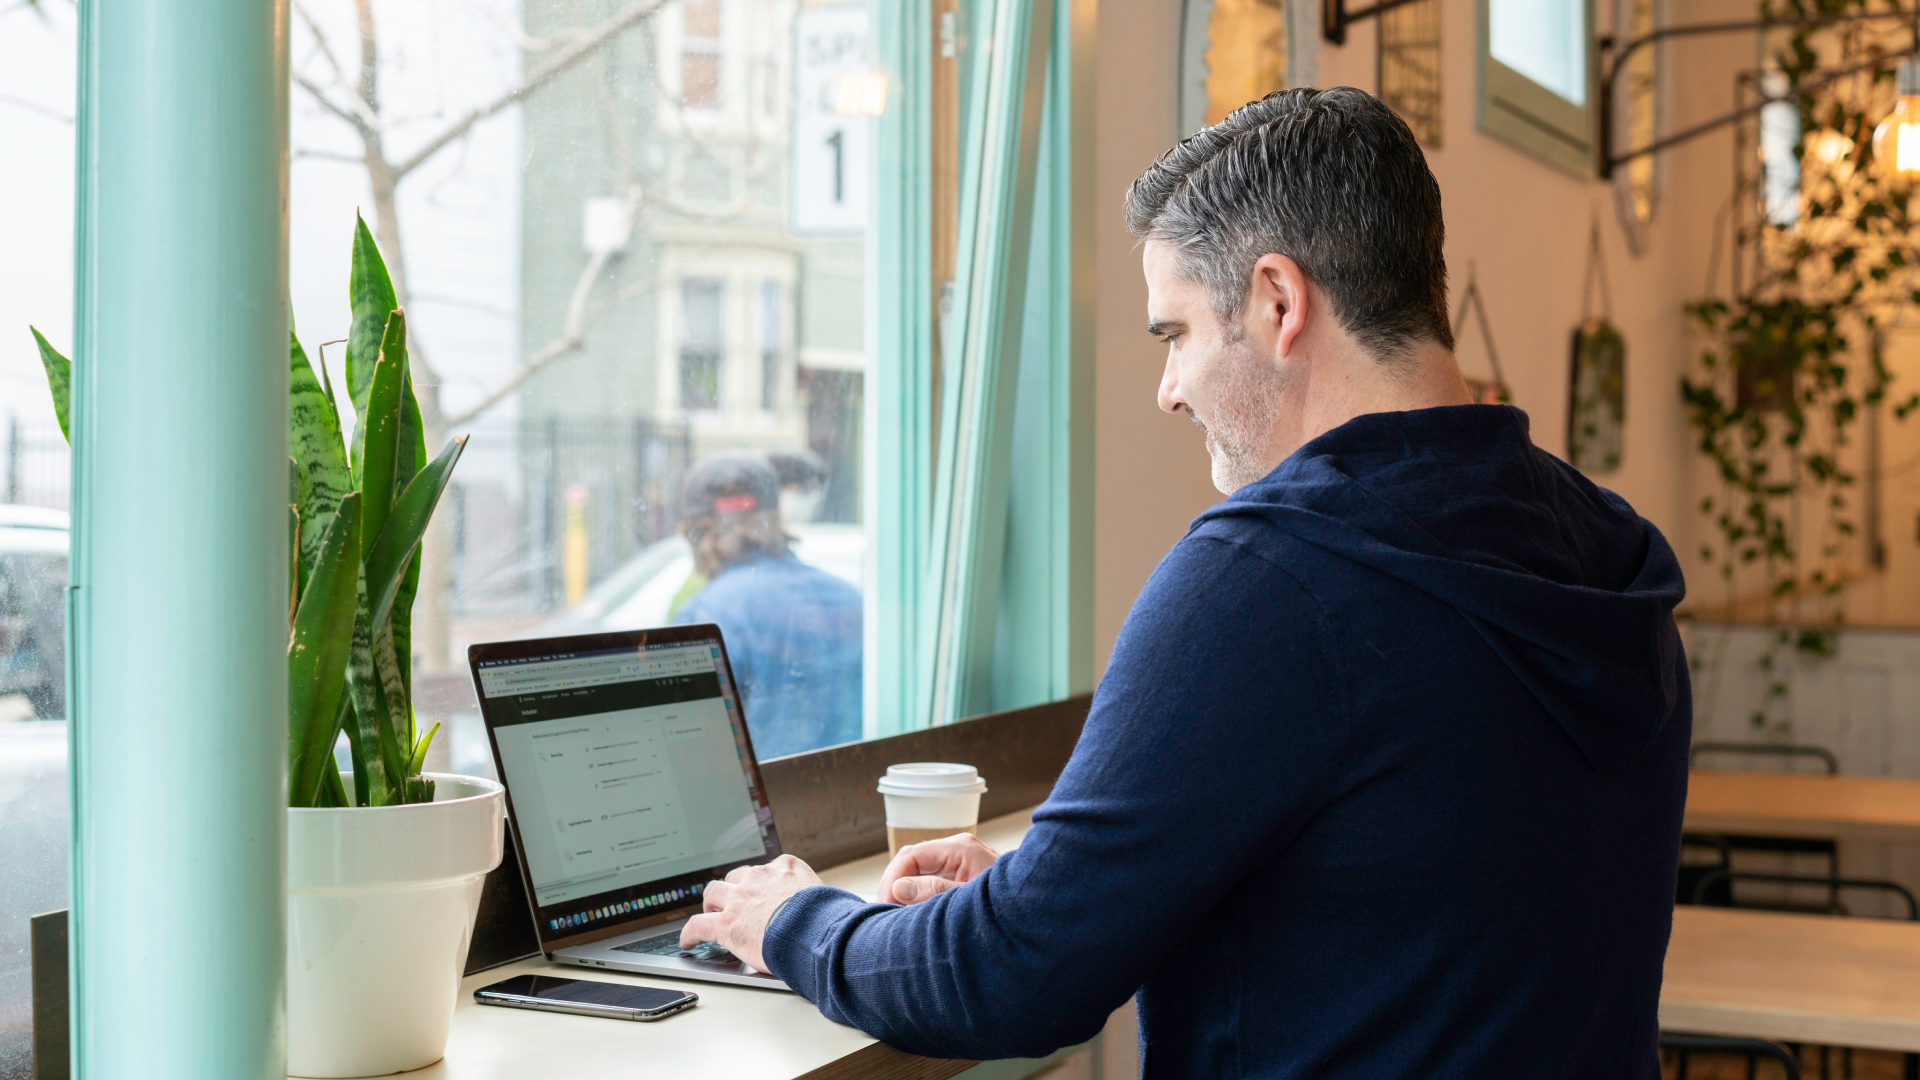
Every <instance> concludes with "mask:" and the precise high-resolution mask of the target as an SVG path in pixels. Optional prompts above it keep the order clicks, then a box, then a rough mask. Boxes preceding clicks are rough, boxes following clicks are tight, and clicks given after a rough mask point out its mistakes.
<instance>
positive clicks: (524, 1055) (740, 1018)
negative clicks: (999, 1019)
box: [405, 812, 1030, 1080]
mask: <svg viewBox="0 0 1920 1080" xmlns="http://www.w3.org/2000/svg"><path fill="white" fill-rule="evenodd" d="M1029 824H1030V817H1029V815H1028V814H1027V813H1024V812H1023V813H1019V814H1009V815H1007V816H1006V817H1002V818H996V819H994V820H992V821H988V822H983V823H982V824H981V826H980V830H979V832H980V838H981V839H982V840H985V841H986V842H987V844H988V845H989V846H991V847H992V848H993V849H994V850H996V851H1002V852H1004V851H1006V850H1008V849H1010V848H1013V847H1016V846H1018V845H1019V843H1020V839H1021V837H1023V836H1025V835H1026V831H1027V827H1028V825H1029ZM886 866H887V857H886V856H885V855H875V856H872V857H871V858H866V859H860V860H858V861H856V862H851V863H847V864H845V865H843V866H837V867H834V868H833V869H831V870H827V871H824V872H822V873H821V875H820V877H821V878H822V879H823V880H824V881H825V882H826V883H827V884H829V885H836V886H839V887H840V888H843V889H847V890H849V891H851V892H856V893H859V894H861V895H863V896H871V895H873V892H874V890H875V888H876V887H877V886H878V885H879V882H880V875H881V873H882V872H883V871H885V869H886ZM529 972H533V973H548V974H555V975H562V976H567V977H576V976H581V975H582V972H581V970H580V969H579V968H577V967H562V966H560V965H558V964H550V963H548V962H546V961H545V960H524V961H521V962H519V963H514V964H507V965H505V966H503V967H497V968H493V969H492V970H489V971H483V972H480V973H479V974H477V975H471V976H468V977H467V978H466V979H465V980H464V981H463V982H462V983H461V984H460V1004H459V1006H458V1008H457V1009H455V1011H454V1014H453V1032H452V1035H451V1036H450V1037H449V1038H448V1040H447V1056H446V1057H445V1058H442V1059H441V1060H440V1061H438V1062H436V1063H434V1064H432V1065H429V1066H428V1067H426V1068H424V1069H420V1070H418V1071H416V1072H411V1073H407V1074H405V1075H407V1076H415V1077H421V1078H431V1080H547V1078H552V1080H563V1078H564V1080H583V1078H589V1077H602V1076H605V1077H627V1076H639V1075H645V1076H649V1077H663V1078H673V1080H693V1078H696V1077H698V1078H708V1077H725V1078H729V1080H730V1078H734V1077H740V1078H755V1080H758V1078H764V1080H789V1078H793V1077H810V1078H814V1080H827V1078H830V1077H875V1078H880V1077H884V1078H886V1080H944V1078H946V1077H950V1076H954V1075H956V1074H958V1073H960V1072H962V1071H964V1070H965V1069H966V1068H968V1067H969V1066H970V1065H971V1064H972V1063H971V1062H964V1061H942V1060H937V1059H933V1058H923V1057H916V1056H914V1055H912V1054H906V1053H902V1052H900V1051H898V1050H895V1049H894V1048H892V1047H890V1046H887V1045H885V1044H884V1043H880V1042H876V1041H875V1040H873V1039H871V1038H869V1037H867V1036H866V1035H865V1034H863V1033H862V1032H860V1031H857V1030H855V1029H853V1028H850V1027H842V1026H841V1025H839V1024H836V1023H833V1022H832V1021H830V1020H828V1019H827V1018H825V1017H823V1016H821V1015H820V1011H819V1010H818V1009H815V1008H814V1007H813V1005H812V1004H810V1003H809V1002H807V1001H806V1000H805V999H804V998H801V997H800V996H799V995H797V994H790V993H786V992H784V991H778V990H755V989H752V988H751V987H744V986H726V985H722V984H720V983H709V982H694V981H683V980H679V979H670V978H666V977H664V976H658V975H645V976H640V975H625V974H622V973H620V972H616V971H594V972H592V973H591V977H592V978H595V979H604V980H606V981H608V982H634V983H646V984H657V985H665V986H685V987H687V988H688V989H690V990H693V991H694V992H695V993H698V994H699V995H700V1004H699V1005H698V1006H697V1007H695V1008H693V1009H690V1010H688V1011H687V1012H684V1013H679V1014H677V1015H675V1016H671V1017H668V1018H666V1019H664V1020H659V1021H655V1022H653V1023H648V1024H636V1023H623V1022H621V1021H617V1020H603V1019H599V1018H596V1017H589V1016H568V1015H565V1014H560V1013H539V1012H529V1011H525V1010H521V1009H502V1008H497V1007H492V1006H481V1005H476V1004H474V1002H473V992H474V991H475V990H476V989H478V988H480V987H482V986H486V985H488V984H490V983H494V982H498V981H500V980H501V979H504V978H507V977H508V976H510V975H519V974H523V973H529Z"/></svg>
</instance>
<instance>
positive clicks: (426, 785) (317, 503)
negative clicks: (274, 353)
mask: <svg viewBox="0 0 1920 1080" xmlns="http://www.w3.org/2000/svg"><path fill="white" fill-rule="evenodd" d="M348 292H349V295H350V298H351V300H352V304H353V327H352V329H351V330H350V331H349V333H348V338H347V356H346V361H347V362H346V374H347V394H348V396H349V397H350V399H351V400H352V402H353V409H354V413H355V414H356V416H357V417H358V422H357V423H356V424H355V426H354V430H353V439H352V441H351V443H349V442H348V441H347V440H346V439H344V438H343V437H342V435H341V429H340V413H339V409H338V407H337V405H336V402H335V399H334V390H333V385H332V381H331V380H330V379H329V378H328V377H327V373H326V368H325V367H324V365H323V366H322V367H321V369H320V373H319V375H317V376H316V375H315V373H314V368H313V365H311V364H309V363H308V362H307V356H306V352H305V351H304V350H303V349H301V347H300V339H299V337H298V336H297V335H290V348H289V350H288V351H289V362H290V366H291V372H290V378H289V380H288V402H287V404H288V408H287V416H288V427H289V430H288V432H287V445H288V448H289V449H290V451H291V456H290V457H289V458H288V461H287V488H288V490H287V528H288V539H289V544H288V552H287V573H288V584H289V595H288V603H287V630H288V634H287V699H288V700H287V755H288V761H287V767H288V773H287V780H288V801H289V803H290V805H293V806H395V805H399V804H402V803H415V802H431V801H432V800H433V781H431V780H429V779H427V778H425V777H423V776H422V775H421V767H422V765H423V764H424V762H425V759H426V754H427V746H428V745H429V744H430V743H431V742H432V740H433V736H434V732H435V731H438V730H439V726H438V725H435V726H434V728H433V730H429V731H428V732H426V734H424V735H422V734H420V733H419V732H418V731H416V730H415V724H414V714H413V693H412V692H413V673H412V649H411V646H412V637H413V633H412V630H413V599H414V594H415V593H416V592H417V591H418V589H419V584H420V556H419V552H420V538H421V536H422V535H423V534H424V533H425V532H426V529H427V522H428V521H429V520H430V519H431V518H432V516H433V509H434V506H435V505H436V504H437V503H438V502H439V501H440V495H441V493H442V492H443V491H445V490H446V486H447V480H448V478H449V477H450V476H451V475H452V474H453V466H454V463H455V462H457V461H458V460H459V459H460V453H461V450H462V449H464V447H465V445H466V440H465V439H464V438H462V439H454V440H453V441H451V442H449V443H448V444H447V446H446V448H445V449H443V450H442V451H441V452H440V455H439V456H438V457H436V458H434V459H433V461H432V462H431V463H429V462H428V461H427V455H426V443H425V440H424V432H423V429H422V427H421V423H420V405H419V402H418V401H417V400H416V399H415V397H414V394H413V380H412V376H411V375H410V373H409V370H408V365H407V320H406V315H405V314H404V313H403V312H401V311H399V310H398V309H397V308H396V306H395V299H394V292H393V282H392V280H391V279H390V278H389V277H388V275H387V267H386V263H385V262H384V261H383V260H382V259H381V258H380V251H379V249H378V248H377V247H376V246H375V245H374V242H373V235H372V234H371V233H370V232H368V230H367V226H366V222H364V221H361V222H359V224H358V225H357V227H356V229H355V231H354V238H353V270H352V276H351V279H350V281H349V284H348ZM33 336H34V341H35V342H36V344H38V346H39V348H40V358H41V361H42V363H43V364H44V365H45V366H46V370H47V385H48V388H49V389H50V390H51V391H52V393H53V405H54V412H55V415H56V416H57V417H58V418H59V421H60V430H61V433H62V434H66V433H67V430H68V428H67V401H68V385H69V379H70V373H71V370H72V368H71V365H70V364H69V363H68V361H67V358H66V357H64V356H62V355H60V353H59V352H58V351H56V350H55V349H54V348H53V346H52V345H50V344H48V343H47V339H46V338H44V337H42V336H41V335H40V332H39V331H38V330H35V331H34V332H33ZM343 730H344V731H345V732H346V735H347V742H348V745H349V746H350V747H351V751H352V755H353V786H352V790H351V791H349V790H348V788H347V785H346V783H345V782H344V781H343V780H342V778H341V774H340V770H339V768H338V767H337V766H336V765H335V762H334V756H333V747H334V744H335V742H336V741H338V739H339V737H340V733H341V732H342V731H343Z"/></svg>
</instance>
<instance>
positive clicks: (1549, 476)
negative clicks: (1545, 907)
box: [1194, 405, 1686, 771]
mask: <svg viewBox="0 0 1920 1080" xmlns="http://www.w3.org/2000/svg"><path fill="white" fill-rule="evenodd" d="M1230 517H1250V518H1260V519H1264V520H1266V521H1269V522H1272V523H1273V524H1274V525H1276V526H1278V527H1279V528H1280V529H1282V530H1284V531H1285V532H1287V533H1288V534H1290V535H1292V536H1294V537H1296V538H1298V539H1300V540H1302V541H1304V542H1306V543H1309V544H1313V545H1315V546H1317V547H1320V548H1324V549H1326V550H1328V551H1331V552H1333V553H1335V554H1338V555H1340V556H1343V557H1345V558H1347V559H1351V560H1353V561H1354V562H1357V563H1360V564H1361V565H1364V566H1367V567H1370V568H1372V569H1374V570H1376V571H1378V572H1380V573H1383V574H1386V575H1388V576H1390V577H1393V578H1396V579H1398V580H1400V581H1402V582H1405V583H1406V584H1408V585H1410V586H1412V587H1414V588H1416V589H1419V590H1421V591H1422V592H1425V593H1428V594H1430V595H1432V596H1434V597H1436V598H1438V599H1440V600H1442V601H1444V602H1446V603H1448V604H1450V605H1452V606H1453V607H1454V608H1456V609H1457V610H1459V611H1460V613H1461V614H1462V615H1463V616H1465V618H1466V620H1467V622H1468V623H1469V624H1471V625H1472V626H1473V628H1474V629H1475V630H1476V631H1478V632H1479V633H1480V635H1481V637H1482V638H1484V639H1485V640H1486V642H1487V644H1488V645H1489V646H1490V647H1491V648H1492V649H1493V651H1494V652H1495V653H1496V654H1498V655H1499V657H1500V659H1501V660H1502V661H1503V662H1504V663H1505V664H1506V665H1507V667H1508V668H1509V669H1511V670H1512V672H1513V673H1514V675H1515V677H1517V678H1518V679H1519V680H1520V682H1521V683H1522V684H1523V685H1525V686H1526V688H1527V690H1528V691H1529V692H1530V693H1531V694H1532V695H1533V697H1534V698H1535V699H1536V700H1538V701H1539V702H1540V704H1541V706H1542V707H1543V708H1544V709H1545V710H1546V711H1547V712H1548V714H1550V715H1551V716H1552V717H1553V719H1554V721H1555V722H1556V723H1558V724H1559V725H1560V727H1561V728H1562V729H1563V730H1564V731H1565V732H1566V733H1567V735H1568V736H1569V737H1570V738H1572V739H1573V741H1574V743H1575V744H1576V745H1578V746H1579V748H1580V751H1581V753H1582V754H1584V755H1585V756H1586V758H1587V760H1588V762H1590V763H1591V764H1592V765H1593V767H1594V768H1596V769H1599V770H1601V771H1613V770H1615V769H1619V768H1622V767H1624V766H1626V765H1628V764H1630V763H1632V762H1633V761H1634V760H1635V759H1637V758H1638V757H1640V755H1641V754H1642V753H1644V752H1645V751H1646V749H1647V748H1648V747H1649V746H1650V745H1651V744H1652V743H1653V741H1654V739H1655V738H1656V737H1657V736H1658V735H1659V733H1660V729H1661V727H1662V726H1663V725H1664V724H1665V723H1666V722H1667V720H1668V719H1669V718H1670V717H1672V715H1673V713H1674V710H1675V706H1676V705H1677V704H1678V703H1679V698H1680V695H1681V693H1682V692H1683V690H1682V681H1681V672H1682V665H1683V656H1682V651H1681V646H1680V637H1679V632H1678V630H1677V629H1676V627H1675V625H1674V621H1673V609H1674V607H1675V606H1676V605H1678V604H1679V603H1680V600H1681V598H1682V597H1683V596H1685V595H1686V583H1685V581H1684V579H1683V578H1682V576H1681V573H1680V564H1679V561H1678V560H1677V559H1676V558H1675V557H1674V554H1673V550H1672V548H1670V547H1669V546H1668V545H1667V541H1666V538H1665V537H1663V536H1661V535H1660V531H1659V530H1658V529H1656V528H1654V526H1653V524H1652V523H1651V522H1648V521H1647V520H1645V519H1644V518H1642V517H1640V516H1639V515H1638V514H1636V513H1634V512H1633V509H1632V507H1630V506H1628V505H1627V503H1626V501H1625V500H1623V499H1621V498H1620V497H1619V496H1618V495H1615V494H1613V493H1612V492H1610V491H1606V490H1604V489H1602V488H1600V487H1597V486H1595V485H1594V484H1593V483H1592V482H1591V481H1589V480H1587V478H1586V477H1584V476H1582V475H1581V474H1580V473H1579V472H1578V471H1577V470H1575V469H1574V468H1573V467H1572V466H1570V465H1567V464H1566V463H1564V462H1562V461H1560V460H1559V459H1557V458H1555V457H1553V456H1552V455H1550V454H1548V453H1546V452H1545V451H1543V450H1541V449H1539V448H1538V447H1536V446H1534V445H1533V442H1532V439H1531V438H1530V437H1529V435H1528V428H1527V416H1526V414H1525V413H1523V412H1521V411H1520V410H1518V409H1515V408H1512V407H1510V406H1506V405H1457V406H1449V407H1446V408H1439V409H1422V410H1419V411H1416V412H1404V413H1374V414H1371V415H1367V416H1361V417H1357V418H1355V419H1353V420H1350V421H1348V422H1347V423H1345V424H1343V425H1341V426H1340V427H1338V428H1335V429H1334V430H1332V431H1329V432H1327V433H1326V434H1324V435H1322V436H1320V437H1319V438H1317V439H1314V440H1313V441H1312V442H1309V443H1307V444H1306V445H1305V446H1302V447H1301V448H1300V449H1299V450H1297V451H1295V452H1294V454H1293V455H1292V456H1291V457H1289V458H1287V459H1286V460H1285V461H1283V462H1281V463H1280V465H1279V466H1278V467H1277V468H1275V469H1274V471H1273V472H1271V473H1269V474H1268V475H1267V476H1266V477H1265V478H1263V479H1261V480H1258V481H1256V482H1254V483H1252V484H1248V485H1247V486H1246V487H1243V488H1241V489H1240V490H1239V491H1236V492H1234V494H1233V495H1232V496H1231V497H1229V498H1228V499H1227V500H1226V501H1224V502H1222V503H1220V504H1218V505H1216V506H1214V507H1213V508H1212V509H1210V510H1208V511H1207V512H1205V513H1203V514H1201V515H1200V517H1198V518H1196V519H1195V521H1194V527H1195V528H1199V527H1200V526H1201V525H1202V524H1204V523H1205V522H1208V521H1212V520H1214V519H1217V518H1230Z"/></svg>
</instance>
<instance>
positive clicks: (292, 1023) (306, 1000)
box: [287, 774, 506, 1077]
mask: <svg viewBox="0 0 1920 1080" xmlns="http://www.w3.org/2000/svg"><path fill="white" fill-rule="evenodd" d="M432 776H433V781H434V801H433V802H430V803H421V804H419V805H415V806H383V807H374V808H370V809H346V810H309V809H290V810H288V811H287V1071H288V1072H289V1073H292V1074H293V1075H295V1076H326V1077H337V1076H384V1075H386V1074H388V1073H396V1072H405V1071H407V1070H409V1069H418V1068H422V1067H424V1066H427V1065H431V1064H433V1063H434V1062H435V1061H438V1060H440V1057H441V1056H442V1055H443V1054H445V1053H446V1048H447V1028H448V1025H450V1024H451V1023H452V1022H453V1006H454V1001H455V999H456V998H457V997H458V995H459V992H460V973H461V970H462V969H463V968H464V967H465V966H466V962H467V945H468V943H469V942H470V941H471V940H472V937H473V921H474V916H475V914H476V913H477V912H478V911H479V907H480V888H481V885H482V884H483V883H484V882H485V880H486V876H487V871H489V870H492V869H493V868H494V867H496V866H498V865H500V855H501V842H502V838H503V835H504V834H503V832H502V829H503V827H504V824H505V821H506V811H505V800H504V797H503V794H502V790H501V787H500V785H499V784H496V783H494V782H493V781H491V780H483V779H480V778H479V777H474V776H447V775H442V774H432ZM348 783H352V781H351V780H349V781H348Z"/></svg>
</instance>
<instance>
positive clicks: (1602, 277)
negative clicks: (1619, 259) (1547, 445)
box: [1567, 215, 1627, 473]
mask: <svg viewBox="0 0 1920 1080" xmlns="http://www.w3.org/2000/svg"><path fill="white" fill-rule="evenodd" d="M1588 235H1589V243H1588V245H1587V278H1586V282H1585V284H1584V285H1583V286H1582V287H1581V290H1580V309H1581V310H1580V325H1579V326H1577V327H1575V328H1574V331H1573V359H1572V365H1571V368H1572V370H1571V371H1570V372H1569V373H1568V378H1567V396H1568V402H1567V461H1568V463H1569V464H1571V465H1572V466H1573V467H1574V468H1576V469H1579V470H1580V471H1581V472H1585V473H1596V472H1611V471H1613V470H1614V469H1617V468H1619V467H1620V455H1621V452H1622V451H1623V450H1624V449H1625V446H1626V427H1627V339H1626V338H1625V337H1623V336H1621V334H1620V330H1619V328H1618V327H1616V326H1614V325H1613V294H1612V292H1611V291H1610V290H1609V289H1608V288H1607V265H1606V261H1605V257H1604V255H1603V254H1602V253H1601V248H1600V218H1599V216H1598V215H1595V217H1594V219H1593V228H1592V229H1591V231H1590V232H1589V234H1588ZM1596 282H1597V283H1598V284H1599V286H1600V313H1599V314H1597V315H1596V314H1594V313H1593V309H1592V307H1591V306H1590V305H1591V303H1592V299H1593V287H1594V284H1595V283H1596Z"/></svg>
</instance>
